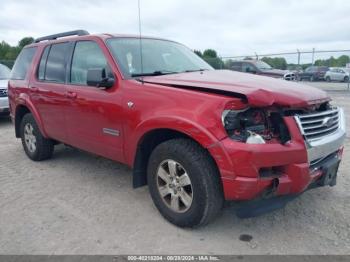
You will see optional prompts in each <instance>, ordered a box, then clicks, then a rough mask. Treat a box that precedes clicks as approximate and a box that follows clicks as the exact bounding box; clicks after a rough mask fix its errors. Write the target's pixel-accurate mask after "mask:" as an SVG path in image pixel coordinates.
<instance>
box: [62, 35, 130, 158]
mask: <svg viewBox="0 0 350 262" xmlns="http://www.w3.org/2000/svg"><path fill="white" fill-rule="evenodd" d="M70 65H71V66H70V70H69V74H70V76H69V77H68V83H67V97H68V98H69V99H70V103H69V107H68V110H67V115H66V126H67V132H68V140H69V144H71V145H72V146H75V147H78V148H81V149H84V150H87V151H90V152H92V153H95V154H98V155H101V156H104V157H107V158H110V159H113V160H117V161H123V152H122V145H123V143H122V139H123V132H122V122H121V121H122V106H121V91H120V89H119V88H118V83H117V81H115V84H114V86H113V87H111V88H109V89H101V88H98V87H93V86H88V85H87V72H88V70H89V69H97V68H104V69H106V71H107V72H109V74H111V72H110V69H109V68H110V67H109V66H108V62H107V59H106V56H105V54H104V53H103V51H102V49H101V48H100V46H99V45H98V43H96V42H94V41H78V42H76V44H75V48H74V52H73V55H72V61H71V63H70ZM113 77H114V78H115V80H116V76H113Z"/></svg>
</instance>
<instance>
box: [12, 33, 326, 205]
mask: <svg viewBox="0 0 350 262" xmlns="http://www.w3.org/2000/svg"><path fill="white" fill-rule="evenodd" d="M108 37H111V36H110V35H100V36H91V35H90V36H83V37H79V38H75V37H73V38H66V39H62V40H57V41H55V42H63V41H67V39H69V40H77V39H79V40H88V39H89V40H93V41H96V42H97V43H98V44H99V46H100V47H101V49H102V50H103V52H104V54H105V56H106V58H107V60H108V63H109V65H110V66H111V68H112V71H113V72H114V75H115V79H116V81H115V84H114V86H113V87H112V88H110V89H107V90H102V89H98V88H95V87H88V86H84V87H82V86H77V85H65V84H55V83H47V82H40V81H38V80H37V78H36V70H37V67H36V66H34V65H37V64H38V61H39V60H40V57H41V53H42V51H43V49H44V47H45V45H47V42H44V43H39V44H33V45H32V46H37V47H38V49H37V53H36V55H35V57H34V60H33V63H32V66H31V68H30V70H29V73H28V74H27V78H26V79H25V80H22V81H16V80H11V81H10V83H9V96H10V104H11V115H12V118H13V119H14V117H15V114H16V110H17V109H18V107H19V106H21V105H22V106H26V107H27V108H28V109H29V110H30V111H31V112H32V113H33V114H34V116H35V119H36V120H37V123H38V125H39V127H40V129H41V131H42V133H43V134H44V135H45V136H46V137H50V138H53V139H56V140H58V141H60V142H63V143H66V144H70V145H73V146H75V147H78V148H81V149H84V150H87V151H89V152H92V153H96V154H98V155H101V156H104V157H107V158H110V159H113V160H116V161H120V162H122V163H125V164H127V165H129V166H133V162H134V159H135V152H136V148H137V145H138V143H139V141H141V140H142V138H143V137H144V136H145V135H146V134H147V133H148V132H151V131H153V130H155V129H161V128H166V129H172V130H177V131H179V132H182V133H184V134H186V135H188V136H189V137H191V138H192V139H194V140H195V141H197V142H198V143H199V144H201V145H202V146H203V147H204V148H207V150H208V151H209V152H210V154H211V156H212V157H213V159H214V160H215V162H216V164H217V166H218V168H219V171H220V174H221V177H222V182H223V187H224V194H225V198H226V199H228V200H237V199H251V198H254V197H256V196H258V195H259V194H260V193H261V192H263V191H264V190H265V189H266V188H267V187H268V186H269V185H271V183H272V179H271V178H270V179H259V175H258V171H259V169H260V168H263V167H270V166H281V168H282V169H283V175H282V177H281V179H280V185H279V187H278V191H277V194H290V193H299V192H301V191H303V190H304V189H305V188H306V187H307V186H308V185H309V183H310V182H311V181H312V180H313V179H314V176H313V175H312V174H310V173H309V168H308V164H307V156H306V149H305V145H304V141H303V138H302V137H301V135H300V132H299V130H298V128H297V125H296V123H295V121H294V119H293V118H291V117H286V118H285V122H286V124H287V126H288V128H289V131H290V133H291V136H292V141H291V142H290V143H287V144H286V145H281V144H280V143H278V142H272V143H269V144H264V145H249V144H245V143H240V142H235V141H233V140H232V139H230V138H228V137H227V134H226V131H225V129H224V128H223V125H222V122H221V115H222V112H223V110H225V109H228V108H229V109H242V108H245V107H247V106H255V107H267V106H277V107H281V106H283V107H307V106H309V105H310V104H315V103H320V102H322V101H327V100H329V97H328V96H327V95H326V94H325V93H324V92H322V91H320V90H318V89H315V88H311V87H308V86H303V85H299V84H295V83H292V82H288V81H282V80H275V79H271V78H267V77H261V76H255V75H251V74H244V73H237V72H231V71H204V72H193V73H183V74H174V75H167V76H158V77H147V78H145V81H148V82H152V83H141V82H139V81H137V80H135V79H124V77H123V76H122V75H121V74H120V71H119V69H118V65H117V63H116V62H115V61H114V59H113V57H112V56H111V55H110V53H109V51H108V49H107V48H106V46H105V42H104V40H105V39H106V38H108ZM49 43H51V42H49ZM169 85H186V86H190V87H199V88H206V89H211V90H216V91H217V90H220V91H226V92H234V93H237V94H240V95H243V96H244V97H246V99H247V101H246V102H243V101H244V100H241V99H240V98H235V97H232V96H225V95H223V94H214V93H208V92H205V91H194V90H186V89H181V88H175V87H171V86H169ZM130 101H132V102H133V104H134V106H133V107H131V108H129V107H128V106H127V103H128V102H130ZM103 128H110V129H114V130H118V131H119V132H120V135H119V136H118V137H116V136H108V135H106V134H104V133H103V132H102V129H103Z"/></svg>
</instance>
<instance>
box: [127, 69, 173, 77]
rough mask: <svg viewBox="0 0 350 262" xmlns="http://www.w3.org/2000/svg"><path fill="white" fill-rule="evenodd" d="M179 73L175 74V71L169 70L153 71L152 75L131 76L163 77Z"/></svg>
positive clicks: (137, 74) (135, 75)
mask: <svg viewBox="0 0 350 262" xmlns="http://www.w3.org/2000/svg"><path fill="white" fill-rule="evenodd" d="M178 73H179V72H174V71H168V70H157V71H153V72H151V73H136V74H131V76H132V77H137V76H161V75H169V74H178Z"/></svg>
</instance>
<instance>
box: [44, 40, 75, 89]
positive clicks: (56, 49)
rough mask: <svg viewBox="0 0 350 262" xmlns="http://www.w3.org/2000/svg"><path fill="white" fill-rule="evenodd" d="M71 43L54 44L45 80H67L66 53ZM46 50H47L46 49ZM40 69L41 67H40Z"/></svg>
mask: <svg viewBox="0 0 350 262" xmlns="http://www.w3.org/2000/svg"><path fill="white" fill-rule="evenodd" d="M68 45H69V43H60V44H54V45H52V46H51V49H50V52H49V55H48V57H47V62H46V69H45V78H44V79H45V80H47V81H53V82H58V83H64V82H65V80H66V53H67V50H68ZM45 51H46V50H45ZM39 71H40V69H39ZM39 74H40V72H39Z"/></svg>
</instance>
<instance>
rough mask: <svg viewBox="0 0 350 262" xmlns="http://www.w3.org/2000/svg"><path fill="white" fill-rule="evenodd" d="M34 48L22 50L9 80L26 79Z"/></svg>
mask: <svg viewBox="0 0 350 262" xmlns="http://www.w3.org/2000/svg"><path fill="white" fill-rule="evenodd" d="M35 51H36V47H28V48H24V49H23V50H22V52H21V53H20V54H19V56H18V58H17V60H16V63H15V65H14V66H13V69H12V72H11V77H10V78H11V79H17V80H23V79H25V78H26V75H27V71H28V68H29V66H30V64H31V63H32V60H33V57H34V54H35Z"/></svg>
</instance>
